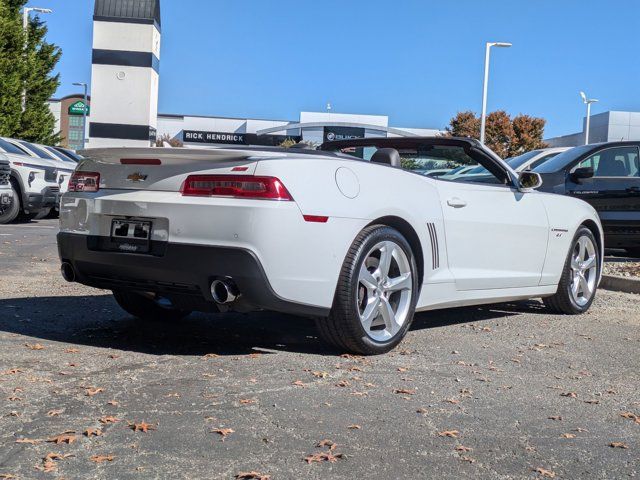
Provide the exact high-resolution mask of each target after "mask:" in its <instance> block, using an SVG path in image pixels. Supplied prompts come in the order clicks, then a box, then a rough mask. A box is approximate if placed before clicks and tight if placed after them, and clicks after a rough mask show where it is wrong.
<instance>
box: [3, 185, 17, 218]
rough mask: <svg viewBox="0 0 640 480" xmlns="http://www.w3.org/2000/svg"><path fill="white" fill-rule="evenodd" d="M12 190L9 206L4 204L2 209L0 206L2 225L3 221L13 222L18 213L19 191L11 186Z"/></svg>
mask: <svg viewBox="0 0 640 480" xmlns="http://www.w3.org/2000/svg"><path fill="white" fill-rule="evenodd" d="M11 190H12V191H13V202H11V205H10V206H9V207H7V206H5V207H4V209H1V207H0V225H4V224H5V223H9V222H13V221H14V220H15V219H16V218H17V216H18V214H19V213H20V198H19V196H18V195H19V193H18V192H16V190H15V189H14V188H13V187H12V188H11Z"/></svg>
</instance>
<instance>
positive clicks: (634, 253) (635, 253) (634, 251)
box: [625, 247, 640, 258]
mask: <svg viewBox="0 0 640 480" xmlns="http://www.w3.org/2000/svg"><path fill="white" fill-rule="evenodd" d="M625 250H626V252H627V255H629V256H630V257H633V258H640V247H634V248H625Z"/></svg>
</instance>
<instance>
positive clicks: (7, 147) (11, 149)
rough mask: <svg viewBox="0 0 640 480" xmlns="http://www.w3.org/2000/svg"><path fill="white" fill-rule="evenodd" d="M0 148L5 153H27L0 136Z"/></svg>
mask: <svg viewBox="0 0 640 480" xmlns="http://www.w3.org/2000/svg"><path fill="white" fill-rule="evenodd" d="M0 148H1V149H2V150H4V151H5V152H7V153H16V154H18V155H29V153H28V152H27V151H25V150H23V149H21V148H20V147H18V146H16V145H14V144H13V143H11V142H7V141H6V140H4V139H2V138H0Z"/></svg>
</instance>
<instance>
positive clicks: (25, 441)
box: [16, 438, 42, 445]
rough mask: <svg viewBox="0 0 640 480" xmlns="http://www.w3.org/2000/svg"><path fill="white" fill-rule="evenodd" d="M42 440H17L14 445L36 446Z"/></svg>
mask: <svg viewBox="0 0 640 480" xmlns="http://www.w3.org/2000/svg"><path fill="white" fill-rule="evenodd" d="M41 441H42V440H36V439H35V438H18V439H17V440H16V443H28V444H29V445H37V444H38V443H40V442H41Z"/></svg>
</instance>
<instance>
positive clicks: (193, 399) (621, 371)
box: [0, 220, 640, 480]
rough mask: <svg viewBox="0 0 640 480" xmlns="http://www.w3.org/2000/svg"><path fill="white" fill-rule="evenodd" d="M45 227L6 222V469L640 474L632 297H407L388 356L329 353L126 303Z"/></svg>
mask: <svg viewBox="0 0 640 480" xmlns="http://www.w3.org/2000/svg"><path fill="white" fill-rule="evenodd" d="M56 231H57V222H56V221H54V220H44V221H38V222H33V223H30V224H26V225H13V226H2V227H0V267H1V272H2V281H1V282H0V478H14V477H15V478H118V479H125V478H134V477H135V478H221V479H233V478H235V476H236V475H238V474H241V473H243V472H245V473H250V472H253V474H254V475H253V476H247V477H243V478H254V477H255V478H260V477H259V475H258V474H261V475H265V476H266V475H270V476H271V479H272V480H274V479H292V478H309V479H326V478H338V479H352V478H492V479H493V478H536V477H538V478H543V477H547V478H552V477H555V478H626V477H634V476H636V475H638V474H639V473H640V395H639V393H638V386H639V385H640V369H639V365H640V309H639V308H638V307H639V306H640V297H638V296H635V295H630V294H622V293H614V292H606V291H600V292H599V293H598V297H597V299H596V302H595V304H594V307H593V308H592V309H591V311H590V312H589V313H588V314H587V315H584V316H579V317H578V316H576V317H569V316H556V315H550V314H548V313H547V312H546V311H545V310H544V308H543V307H542V306H541V304H540V303H539V302H537V301H531V302H524V303H517V304H508V305H494V306H486V307H482V308H465V309H455V310H448V311H443V312H432V313H424V314H419V315H418V316H417V318H416V321H415V322H414V326H413V329H412V332H411V333H410V334H409V335H408V337H407V339H406V340H405V342H404V343H403V344H402V345H401V347H400V348H399V349H398V350H396V351H394V352H392V353H391V354H388V355H385V356H380V357H373V358H360V357H353V356H346V355H345V356H341V355H340V353H341V352H334V351H331V350H328V349H327V348H326V347H324V345H323V344H322V343H321V342H320V341H319V340H318V338H317V337H316V332H315V330H314V325H313V323H312V322H311V321H309V320H306V319H301V318H295V317H288V316H283V315H278V314H270V313H259V314H251V315H237V314H229V315H210V316H206V315H198V314H194V315H192V316H190V317H189V318H187V319H186V320H185V321H183V322H181V323H177V324H164V325H153V324H149V323H143V322H140V321H137V320H134V319H132V318H130V317H128V316H127V315H126V314H125V313H124V312H123V311H121V310H120V309H119V308H118V306H117V305H116V303H115V302H114V301H113V300H112V299H111V297H110V295H109V292H104V291H99V290H94V289H90V288H86V287H82V286H79V285H74V284H67V283H65V282H64V281H63V280H62V279H61V277H60V275H59V265H58V259H57V253H56V247H55V233H56ZM145 430H146V431H145ZM305 459H306V460H305ZM3 475H4V476H3Z"/></svg>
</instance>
